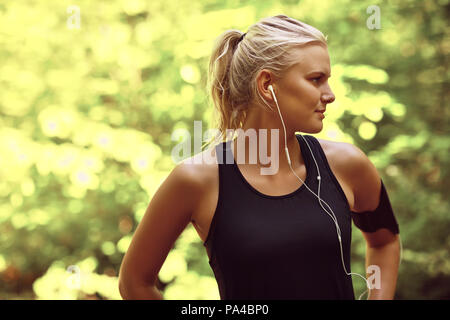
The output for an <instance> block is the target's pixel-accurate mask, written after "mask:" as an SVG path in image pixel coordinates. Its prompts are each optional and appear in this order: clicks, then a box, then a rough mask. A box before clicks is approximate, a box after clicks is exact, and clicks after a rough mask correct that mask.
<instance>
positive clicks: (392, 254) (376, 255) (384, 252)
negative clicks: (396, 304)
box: [363, 229, 400, 300]
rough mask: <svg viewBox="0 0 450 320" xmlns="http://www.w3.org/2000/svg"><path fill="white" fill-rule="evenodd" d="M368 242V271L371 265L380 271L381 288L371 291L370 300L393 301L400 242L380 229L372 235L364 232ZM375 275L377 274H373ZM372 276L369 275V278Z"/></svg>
mask: <svg viewBox="0 0 450 320" xmlns="http://www.w3.org/2000/svg"><path fill="white" fill-rule="evenodd" d="M363 235H364V238H365V239H366V242H367V246H366V248H367V250H366V270H368V267H369V266H371V265H375V266H378V267H379V268H380V269H379V270H380V276H381V277H380V283H379V284H380V286H379V288H377V287H374V288H372V289H369V297H368V299H369V300H392V299H394V295H395V288H396V285H397V276H398V267H399V264H400V240H399V236H398V235H393V234H392V233H391V231H389V230H388V229H379V230H378V231H375V232H372V233H365V232H363ZM373 275H375V273H374V274H373ZM370 276H371V274H369V273H368V274H367V278H369V277H370Z"/></svg>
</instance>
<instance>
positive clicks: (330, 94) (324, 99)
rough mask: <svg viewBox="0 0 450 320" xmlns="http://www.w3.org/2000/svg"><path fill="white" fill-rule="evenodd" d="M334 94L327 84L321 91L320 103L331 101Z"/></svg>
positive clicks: (333, 98)
mask: <svg viewBox="0 0 450 320" xmlns="http://www.w3.org/2000/svg"><path fill="white" fill-rule="evenodd" d="M335 98H336V97H335V96H334V94H333V91H331V88H330V86H327V90H326V91H325V92H323V94H322V96H321V98H320V99H321V100H322V103H324V104H327V103H332V102H333V101H334V100H335Z"/></svg>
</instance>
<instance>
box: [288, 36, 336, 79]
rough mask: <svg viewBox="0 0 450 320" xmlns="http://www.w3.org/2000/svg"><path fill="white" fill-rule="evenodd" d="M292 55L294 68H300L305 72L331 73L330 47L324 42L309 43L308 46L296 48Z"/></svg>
mask: <svg viewBox="0 0 450 320" xmlns="http://www.w3.org/2000/svg"><path fill="white" fill-rule="evenodd" d="M291 54H292V57H293V59H294V61H295V64H294V65H293V66H292V69H295V70H296V71H298V70H300V71H302V72H303V73H308V72H313V71H322V72H324V73H326V74H330V73H331V70H330V56H329V55H328V49H327V47H326V46H325V45H322V44H316V43H313V44H308V45H306V46H303V47H300V48H295V49H293V51H292V53H291Z"/></svg>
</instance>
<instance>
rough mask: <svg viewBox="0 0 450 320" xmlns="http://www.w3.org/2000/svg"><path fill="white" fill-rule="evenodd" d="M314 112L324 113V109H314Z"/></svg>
mask: <svg viewBox="0 0 450 320" xmlns="http://www.w3.org/2000/svg"><path fill="white" fill-rule="evenodd" d="M316 112H320V113H324V112H325V110H316Z"/></svg>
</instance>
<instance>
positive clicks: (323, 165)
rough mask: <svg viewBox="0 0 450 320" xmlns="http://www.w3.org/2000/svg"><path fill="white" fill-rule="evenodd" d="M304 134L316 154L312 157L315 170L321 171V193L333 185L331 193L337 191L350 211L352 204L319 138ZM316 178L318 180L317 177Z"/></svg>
mask: <svg viewBox="0 0 450 320" xmlns="http://www.w3.org/2000/svg"><path fill="white" fill-rule="evenodd" d="M303 136H304V137H305V139H307V141H308V142H309V146H310V147H311V150H312V153H313V155H314V157H313V159H312V160H313V164H312V166H314V168H315V171H316V172H317V171H318V172H319V173H318V175H320V181H321V183H320V184H321V190H323V191H321V194H322V193H323V192H324V191H325V189H324V187H327V188H329V187H330V186H331V187H332V188H331V190H329V193H337V194H338V195H339V198H340V200H341V201H343V203H344V204H345V207H346V208H347V210H348V211H349V212H350V206H349V204H348V200H347V197H346V195H345V193H344V190H342V187H341V185H340V184H339V181H338V180H337V178H336V176H335V174H334V172H333V171H332V170H331V167H330V164H329V162H328V159H327V157H326V155H325V152H324V150H323V148H322V145H321V144H320V142H319V140H317V138H316V137H314V136H311V135H303ZM317 168H318V169H317ZM315 180H316V181H317V179H315Z"/></svg>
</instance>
